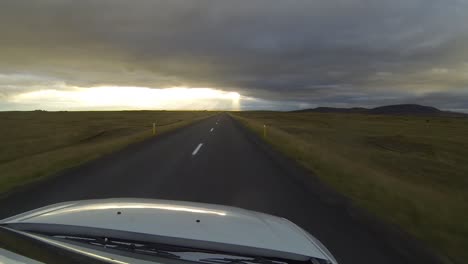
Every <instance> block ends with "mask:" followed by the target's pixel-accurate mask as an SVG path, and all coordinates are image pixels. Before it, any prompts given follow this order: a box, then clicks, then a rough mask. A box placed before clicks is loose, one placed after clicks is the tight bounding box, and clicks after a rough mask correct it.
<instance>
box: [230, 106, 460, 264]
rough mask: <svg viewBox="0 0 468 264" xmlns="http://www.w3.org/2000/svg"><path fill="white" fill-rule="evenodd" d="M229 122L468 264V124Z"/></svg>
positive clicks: (249, 116) (256, 116) (420, 120)
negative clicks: (241, 125)
mask: <svg viewBox="0 0 468 264" xmlns="http://www.w3.org/2000/svg"><path fill="white" fill-rule="evenodd" d="M233 116H234V117H235V118H237V119H239V120H240V121H241V122H243V123H244V124H245V125H246V126H248V127H249V128H251V129H252V130H254V131H256V132H257V133H259V134H261V135H262V134H263V125H264V124H267V127H268V128H267V136H266V140H267V141H268V142H270V143H271V144H272V145H274V146H275V147H276V148H278V149H279V150H281V151H283V152H284V153H286V154H287V155H288V156H290V157H292V158H294V159H295V160H297V161H298V162H299V163H300V164H302V165H303V166H305V167H306V168H308V169H310V170H312V171H314V172H315V173H316V174H317V175H318V176H319V177H320V178H321V179H322V180H323V181H325V182H327V183H328V184H329V185H331V186H332V187H333V188H335V189H336V190H337V191H339V192H341V193H343V194H345V195H346V196H348V197H350V198H352V199H353V200H354V201H355V203H356V204H357V205H359V206H361V207H363V208H366V209H367V210H369V211H370V212H372V213H374V214H376V215H378V216H379V217H380V218H381V219H384V220H385V221H388V222H391V223H394V224H397V225H399V226H401V227H402V228H403V229H404V230H406V231H408V232H409V233H411V234H413V235H414V236H416V237H417V238H419V239H421V240H423V241H425V242H426V244H427V245H429V246H430V247H432V249H433V250H435V251H436V252H438V253H439V254H442V255H445V256H449V258H450V260H451V261H453V262H455V263H468V261H467V259H468V119H467V118H464V119H461V118H425V117H406V116H405V117H403V116H377V115H374V116H372V115H361V114H321V113H278V112H239V113H234V114H233Z"/></svg>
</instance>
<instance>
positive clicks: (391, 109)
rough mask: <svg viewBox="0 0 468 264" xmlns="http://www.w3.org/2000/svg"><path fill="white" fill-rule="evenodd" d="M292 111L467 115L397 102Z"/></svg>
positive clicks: (466, 115)
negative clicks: (397, 103) (396, 103)
mask: <svg viewBox="0 0 468 264" xmlns="http://www.w3.org/2000/svg"><path fill="white" fill-rule="evenodd" d="M293 112H313V113H348V114H356V113H358V114H373V115H429V116H449V117H468V114H463V113H456V112H450V111H442V110H439V109H437V108H435V107H432V106H424V105H418V104H399V105H386V106H379V107H375V108H364V107H353V108H335V107H317V108H312V109H303V110H297V111H293Z"/></svg>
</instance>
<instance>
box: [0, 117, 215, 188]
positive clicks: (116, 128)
mask: <svg viewBox="0 0 468 264" xmlns="http://www.w3.org/2000/svg"><path fill="white" fill-rule="evenodd" d="M212 114H213V113H212V112H202V111H200V112H182V111H173V112H170V111H121V112H40V111H36V112H0V124H1V125H0V145H1V148H0V194H1V193H4V192H6V191H8V190H11V189H12V188H14V187H16V186H20V185H24V184H27V183H31V182H34V181H37V180H40V179H43V178H45V177H47V176H50V175H52V174H54V173H57V172H59V171H61V170H63V169H66V168H70V167H73V166H77V165H80V164H82V163H84V162H86V161H89V160H92V159H95V158H98V157H100V156H102V155H104V154H107V153H110V152H112V151H115V150H118V149H120V148H122V147H124V146H126V145H128V144H130V143H134V142H137V141H141V140H143V139H145V138H148V137H151V136H152V123H153V122H156V123H157V135H159V134H161V133H165V132H167V131H170V130H172V129H175V128H178V127H181V126H184V125H187V124H189V123H191V122H194V121H196V120H200V119H203V118H205V117H208V116H209V115H212Z"/></svg>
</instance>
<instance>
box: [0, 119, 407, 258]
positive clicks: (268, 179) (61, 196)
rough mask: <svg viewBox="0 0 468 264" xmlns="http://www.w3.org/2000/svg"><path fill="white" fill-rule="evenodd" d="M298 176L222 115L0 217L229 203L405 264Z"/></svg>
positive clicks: (49, 186)
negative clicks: (91, 202)
mask: <svg viewBox="0 0 468 264" xmlns="http://www.w3.org/2000/svg"><path fill="white" fill-rule="evenodd" d="M311 184H313V181H311V182H307V180H306V181H304V175H302V173H300V172H298V170H297V168H296V167H295V165H294V164H293V163H292V162H290V161H288V160H287V159H286V158H283V157H281V155H279V156H278V153H274V151H271V150H268V148H265V147H262V146H261V144H258V143H256V141H255V136H254V135H253V134H251V133H250V132H248V131H247V130H246V129H245V128H243V127H242V126H241V125H240V124H238V123H237V122H236V121H234V120H233V119H232V118H231V117H229V116H228V115H226V114H220V115H217V116H214V117H211V118H208V119H205V120H203V121H201V122H198V123H196V124H193V125H190V126H188V127H185V128H183V129H180V130H178V131H175V132H172V133H169V134H166V135H162V136H160V137H155V138H152V139H150V140H147V141H145V142H142V143H139V144H136V145H132V146H130V147H128V148H126V149H124V150H122V151H119V152H117V153H114V154H111V155H109V156H106V157H104V158H101V159H99V160H97V161H94V162H91V163H88V164H86V165H84V166H82V167H80V168H77V169H72V170H69V171H66V172H65V173H63V174H62V175H59V176H57V177H54V178H52V179H50V180H47V181H45V182H42V183H40V184H36V185H34V186H33V187H30V188H25V189H24V190H21V191H19V192H16V193H14V194H12V195H10V196H8V197H7V198H4V199H3V200H1V201H0V219H1V218H4V217H7V216H11V215H13V214H16V213H20V212H24V211H26V210H29V209H34V208H37V207H40V206H45V205H48V204H52V203H57V202H62V201H69V200H79V199H92V198H111V197H142V198H158V199H172V200H186V201H195V202H206V203H216V204H225V205H232V206H237V207H242V208H246V209H252V210H257V211H261V212H266V213H270V214H273V215H278V216H282V217H285V218H287V219H289V220H291V221H293V222H295V223H296V224H298V225H300V226H301V227H303V228H304V229H306V230H307V231H309V232H310V233H311V234H313V235H314V236H316V237H317V238H318V239H319V240H321V241H322V242H323V243H324V244H325V245H326V246H327V247H328V248H329V250H330V251H331V252H332V253H333V254H334V255H335V257H336V259H337V260H338V261H339V262H340V263H372V264H385V263H392V264H394V263H409V261H408V260H407V259H404V258H403V257H402V255H400V254H399V253H398V252H397V251H396V250H395V249H393V248H392V247H389V246H388V244H387V243H385V242H384V241H383V240H382V239H381V238H379V237H378V236H376V235H375V233H374V232H371V231H370V230H369V228H368V227H366V226H365V225H364V224H362V223H361V222H359V221H356V220H355V218H354V217H352V216H350V214H349V213H348V212H347V211H346V210H343V208H341V207H337V206H333V205H330V204H329V203H326V202H323V201H322V200H321V199H318V197H317V194H315V193H314V192H313V188H310V187H309V185H311Z"/></svg>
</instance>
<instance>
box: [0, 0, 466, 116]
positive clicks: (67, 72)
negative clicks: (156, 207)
mask: <svg viewBox="0 0 468 264" xmlns="http://www.w3.org/2000/svg"><path fill="white" fill-rule="evenodd" d="M394 103H419V104H425V105H432V106H436V107H439V108H442V109H450V110H458V111H464V112H468V0H391V1H390V0H388V1H387V0H235V1H234V0H232V1H230V0H209V1H208V0H166V1H159V0H92V1H91V0H1V1H0V110H30V109H47V110H80V109H87V110H88V109H96V110H102V109H280V110H287V109H298V108H305V107H315V106H337V107H345V106H377V105H385V104H394Z"/></svg>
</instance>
